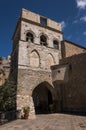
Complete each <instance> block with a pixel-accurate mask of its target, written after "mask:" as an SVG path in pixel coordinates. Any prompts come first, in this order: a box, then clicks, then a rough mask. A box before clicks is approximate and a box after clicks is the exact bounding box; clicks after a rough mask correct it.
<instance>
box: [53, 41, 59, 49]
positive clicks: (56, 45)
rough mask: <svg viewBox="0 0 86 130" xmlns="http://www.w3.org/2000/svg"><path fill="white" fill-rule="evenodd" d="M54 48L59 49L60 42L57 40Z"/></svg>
mask: <svg viewBox="0 0 86 130" xmlns="http://www.w3.org/2000/svg"><path fill="white" fill-rule="evenodd" d="M53 47H54V48H56V49H59V43H58V41H56V40H54V41H53Z"/></svg>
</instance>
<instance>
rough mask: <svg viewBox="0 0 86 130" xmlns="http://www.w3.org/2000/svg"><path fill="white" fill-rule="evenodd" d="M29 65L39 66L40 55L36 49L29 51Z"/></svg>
mask: <svg viewBox="0 0 86 130" xmlns="http://www.w3.org/2000/svg"><path fill="white" fill-rule="evenodd" d="M30 66H31V67H39V66H40V55H39V53H38V51H37V50H33V51H32V52H31V53H30Z"/></svg>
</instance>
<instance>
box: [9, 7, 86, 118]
mask: <svg viewBox="0 0 86 130" xmlns="http://www.w3.org/2000/svg"><path fill="white" fill-rule="evenodd" d="M62 40H63V33H62V31H61V24H60V23H57V22H54V21H53V20H50V19H48V18H45V17H43V16H40V15H38V14H35V13H33V12H30V11H28V10H26V9H22V12H21V15H20V18H19V20H18V23H17V25H16V29H15V32H14V35H13V49H12V55H11V57H12V58H11V73H12V75H13V76H14V77H15V80H16V83H17V109H22V107H24V106H27V105H29V106H30V115H31V116H32V115H35V113H36V114H41V113H49V112H50V108H49V106H50V105H51V104H53V105H54V108H55V109H54V112H61V111H63V109H64V110H65V109H66V108H67V107H65V106H67V104H66V105H65V103H64V102H66V101H65V98H66V96H65V95H66V94H65V92H64V91H63V90H62V87H61V86H63V84H64V83H65V81H66V82H68V81H69V75H68V74H69V68H71V65H70V64H69V63H65V61H64V62H63V68H62V64H61V63H62V61H63V59H64V58H67V57H71V56H72V55H75V54H77V55H78V52H76V53H75V52H74V51H73V52H69V49H71V46H73V48H76V45H73V44H67V45H66V46H65V44H66V41H63V42H62ZM67 43H68V42H67ZM69 46H70V47H69ZM77 48H78V51H79V52H80V54H81V53H85V50H86V49H85V48H81V47H78V46H77ZM75 50H76V49H75ZM76 51H77V50H76ZM60 64H61V65H60ZM51 66H52V67H51ZM59 66H60V67H61V69H62V74H61V71H60V70H58V68H59ZM57 73H58V75H57ZM65 74H66V76H65V78H64V75H65ZM62 91H63V93H62ZM63 96H64V100H63Z"/></svg>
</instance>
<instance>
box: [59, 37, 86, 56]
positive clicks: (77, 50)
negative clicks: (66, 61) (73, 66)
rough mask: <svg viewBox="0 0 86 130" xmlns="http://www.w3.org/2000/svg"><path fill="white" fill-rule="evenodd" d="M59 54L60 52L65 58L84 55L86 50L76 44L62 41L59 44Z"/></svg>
mask: <svg viewBox="0 0 86 130" xmlns="http://www.w3.org/2000/svg"><path fill="white" fill-rule="evenodd" d="M61 52H62V57H63V58H65V57H70V56H73V55H78V54H81V53H84V52H86V48H85V47H82V46H80V45H78V44H75V43H73V42H70V41H67V40H64V41H62V43H61Z"/></svg>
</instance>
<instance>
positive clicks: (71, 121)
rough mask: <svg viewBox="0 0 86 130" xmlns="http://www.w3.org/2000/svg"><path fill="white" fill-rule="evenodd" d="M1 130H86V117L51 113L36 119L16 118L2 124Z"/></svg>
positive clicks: (38, 116)
mask: <svg viewBox="0 0 86 130" xmlns="http://www.w3.org/2000/svg"><path fill="white" fill-rule="evenodd" d="M0 130H86V117H82V116H74V115H66V114H50V115H37V116H36V118H35V119H29V120H20V119H19V120H16V121H13V122H11V123H8V124H5V125H2V126H0Z"/></svg>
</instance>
